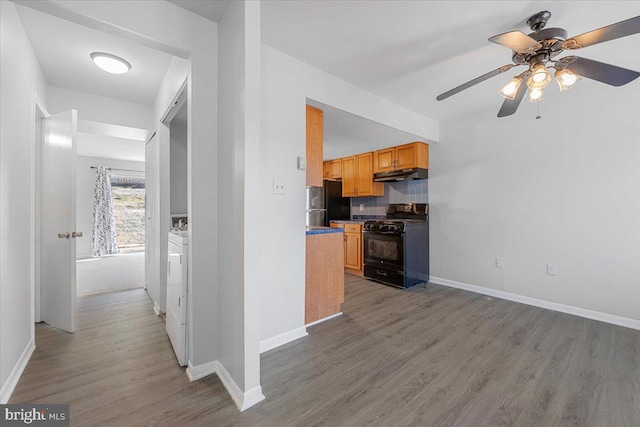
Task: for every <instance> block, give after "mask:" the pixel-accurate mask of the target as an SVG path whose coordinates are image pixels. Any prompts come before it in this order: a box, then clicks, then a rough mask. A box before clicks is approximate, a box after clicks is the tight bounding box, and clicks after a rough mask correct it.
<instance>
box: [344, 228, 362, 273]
mask: <svg viewBox="0 0 640 427" xmlns="http://www.w3.org/2000/svg"><path fill="white" fill-rule="evenodd" d="M344 267H345V268H350V269H352V270H357V271H361V270H362V226H361V225H360V224H346V225H345V227H344Z"/></svg>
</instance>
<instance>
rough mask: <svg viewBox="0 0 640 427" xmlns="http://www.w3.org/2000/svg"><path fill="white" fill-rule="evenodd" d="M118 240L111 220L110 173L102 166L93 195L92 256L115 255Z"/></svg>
mask: <svg viewBox="0 0 640 427" xmlns="http://www.w3.org/2000/svg"><path fill="white" fill-rule="evenodd" d="M118 252H119V250H118V240H117V239H116V225H115V221H114V218H113V195H112V194H111V172H110V171H109V169H108V168H105V167H104V166H98V168H97V171H96V186H95V190H94V193H93V239H92V240H91V253H92V255H93V256H102V255H108V254H117V253H118Z"/></svg>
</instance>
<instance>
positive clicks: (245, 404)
mask: <svg viewBox="0 0 640 427" xmlns="http://www.w3.org/2000/svg"><path fill="white" fill-rule="evenodd" d="M217 374H218V378H220V381H222V384H223V385H224V387H225V388H226V389H227V392H229V394H230V395H231V398H232V399H233V401H234V402H235V403H236V406H237V407H238V409H239V410H240V412H243V411H245V410H247V409H249V408H251V407H252V406H253V405H255V404H256V403H258V402H261V401H263V400H264V394H262V387H260V386H255V387H253V388H252V389H250V390H247V391H246V392H245V393H243V392H242V391H241V390H240V387H238V384H236V382H235V381H234V380H233V378H231V375H229V372H227V370H226V369H225V367H224V365H223V364H222V363H220V362H218V369H217Z"/></svg>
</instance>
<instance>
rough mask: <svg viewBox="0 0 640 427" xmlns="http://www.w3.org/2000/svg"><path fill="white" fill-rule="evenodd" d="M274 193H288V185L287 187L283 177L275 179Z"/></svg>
mask: <svg viewBox="0 0 640 427" xmlns="http://www.w3.org/2000/svg"><path fill="white" fill-rule="evenodd" d="M273 194H286V187H285V183H284V180H282V179H274V180H273Z"/></svg>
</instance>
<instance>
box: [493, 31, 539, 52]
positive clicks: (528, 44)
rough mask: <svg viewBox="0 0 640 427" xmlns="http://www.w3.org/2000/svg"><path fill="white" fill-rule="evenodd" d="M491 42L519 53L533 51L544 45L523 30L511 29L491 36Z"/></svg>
mask: <svg viewBox="0 0 640 427" xmlns="http://www.w3.org/2000/svg"><path fill="white" fill-rule="evenodd" d="M489 41H490V42H493V43H497V44H499V45H501V46H504V47H507V48H509V49H511V50H514V51H516V52H519V53H532V52H534V51H536V50H538V49H540V48H541V47H542V45H541V44H540V43H538V41H537V40H535V39H533V38H531V37H529V36H528V35H526V34H525V33H523V32H521V31H509V32H508V33H503V34H498V35H497V36H493V37H491V38H489Z"/></svg>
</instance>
